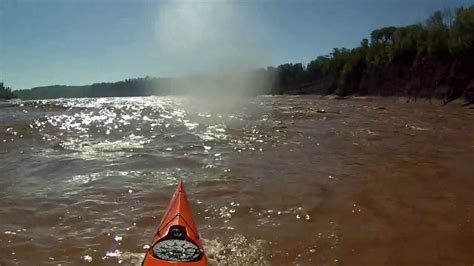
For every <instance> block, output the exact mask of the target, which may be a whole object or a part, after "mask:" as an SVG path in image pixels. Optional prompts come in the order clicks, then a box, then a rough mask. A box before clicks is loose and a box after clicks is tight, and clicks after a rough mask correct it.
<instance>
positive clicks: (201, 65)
mask: <svg viewBox="0 0 474 266" xmlns="http://www.w3.org/2000/svg"><path fill="white" fill-rule="evenodd" d="M471 4H472V1H467V0H314V1H310V0H301V1H296V0H295V1H290V0H288V1H283V0H281V1H269V0H255V1H251V0H240V1H217V0H206V1H195V2H191V1H185V0H182V1H151V0H146V1H145V0H143V1H131V0H129V1H123V0H118V1H113V0H98V1H91V0H82V1H80V0H44V1H43V0H37V1H34V0H28V1H15V0H1V1H0V79H2V80H3V81H4V83H5V84H6V85H7V86H10V87H12V88H13V89H27V88H31V87H34V86H43V85H52V84H68V85H83V84H90V83H93V82H101V81H117V80H122V79H126V78H131V77H143V76H146V75H149V76H178V75H186V74H193V73H201V72H213V71H215V70H219V69H223V68H225V67H227V68H229V69H232V68H233V67H235V66H242V64H245V62H246V63H247V64H248V65H252V66H253V65H255V66H269V65H274V66H275V65H278V64H282V63H287V62H303V63H307V62H309V61H310V60H312V59H314V58H316V57H317V56H318V55H323V54H327V53H329V52H330V51H331V50H332V48H333V47H348V48H351V47H355V46H357V45H358V44H359V42H360V40H361V39H362V38H367V37H368V36H369V34H370V32H371V31H372V30H373V29H376V28H379V27H383V26H392V25H393V26H402V25H407V24H413V23H417V22H422V21H424V20H425V19H426V18H427V17H428V16H429V15H430V14H431V13H432V12H433V11H435V10H438V9H443V8H447V7H458V6H461V5H464V6H468V5H471Z"/></svg>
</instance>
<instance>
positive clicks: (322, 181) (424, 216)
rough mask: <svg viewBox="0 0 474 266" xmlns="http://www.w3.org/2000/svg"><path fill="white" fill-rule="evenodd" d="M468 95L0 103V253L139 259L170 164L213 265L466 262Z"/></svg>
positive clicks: (472, 193)
mask: <svg viewBox="0 0 474 266" xmlns="http://www.w3.org/2000/svg"><path fill="white" fill-rule="evenodd" d="M473 121H474V110H472V109H468V108H462V107H460V106H455V105H448V106H444V107H440V106H436V105H431V104H428V103H426V104H425V103H415V104H413V103H410V104H406V103H402V102H397V101H395V100H394V99H352V100H330V99H320V98H318V97H257V98H254V99H250V100H241V101H234V102H232V103H230V102H229V103H228V104H227V102H224V104H222V105H221V106H217V105H211V104H209V103H205V102H202V101H201V100H198V99H187V98H173V97H169V98H168V97H143V98H140V97H138V98H97V99H59V100H42V101H28V102H17V103H13V104H2V105H1V106H0V265H58V264H61V265H81V264H85V265H86V264H87V265H116V264H118V263H121V264H125V265H137V264H138V265H139V264H140V262H141V259H142V257H143V254H144V252H145V248H146V247H147V244H149V243H150V241H151V240H152V237H153V234H154V232H155V230H156V227H157V225H158V223H159V221H160V219H161V216H162V215H163V213H164V211H165V209H166V207H167V205H168V203H169V200H170V198H171V195H172V193H173V192H174V190H175V187H176V184H177V182H178V180H183V181H184V182H185V187H186V190H187V194H188V198H189V201H190V203H191V205H192V208H193V211H194V217H195V220H196V223H197V224H198V227H199V231H200V233H201V235H202V238H203V242H204V247H205V251H206V253H207V254H208V257H209V259H210V261H211V263H212V264H213V265H469V266H471V265H473V264H474V123H473Z"/></svg>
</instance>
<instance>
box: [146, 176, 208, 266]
mask: <svg viewBox="0 0 474 266" xmlns="http://www.w3.org/2000/svg"><path fill="white" fill-rule="evenodd" d="M177 229H179V230H177ZM176 231H178V235H179V236H178V237H179V238H180V239H181V240H177V241H181V242H183V243H190V245H191V246H193V247H196V249H199V251H197V252H199V253H200V254H198V255H196V254H195V258H194V259H192V260H191V261H174V260H166V259H163V258H159V256H158V255H157V254H158V253H157V252H156V250H157V249H158V246H159V245H161V244H162V243H164V242H165V241H166V240H168V239H173V238H174V236H175V235H176ZM181 233H182V235H181ZM154 249H155V251H154ZM142 265H143V266H165V265H175V266H177V265H183V266H201V265H207V258H206V255H205V254H204V251H203V247H202V244H201V241H200V237H199V233H198V231H197V227H196V224H195V223H194V219H193V217H192V211H191V208H190V206H189V202H188V199H187V196H186V192H185V191H184V185H183V182H179V184H178V188H177V189H176V192H175V193H174V194H173V197H172V199H171V201H170V204H169V206H168V210H167V211H166V213H165V215H164V216H163V219H162V220H161V222H160V225H159V226H158V231H157V232H156V234H155V236H154V238H153V241H152V245H151V246H150V248H149V249H148V250H147V252H146V254H145V259H144V260H143V263H142Z"/></svg>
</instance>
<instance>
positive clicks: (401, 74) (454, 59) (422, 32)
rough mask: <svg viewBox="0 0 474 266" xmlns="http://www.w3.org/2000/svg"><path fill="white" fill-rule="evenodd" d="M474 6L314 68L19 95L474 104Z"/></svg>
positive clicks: (376, 35)
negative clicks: (303, 97) (306, 97)
mask: <svg viewBox="0 0 474 266" xmlns="http://www.w3.org/2000/svg"><path fill="white" fill-rule="evenodd" d="M472 25H474V7H470V8H458V9H456V10H454V11H453V10H444V11H437V12H435V13H433V15H432V16H430V17H429V18H428V19H427V20H426V21H425V22H424V23H419V24H413V25H408V26H405V27H393V26H390V27H384V28H380V29H376V30H374V31H372V32H371V34H370V40H369V39H363V40H362V41H361V43H360V46H359V47H356V48H353V49H346V48H334V49H333V52H332V53H330V54H329V55H325V56H319V57H318V58H316V59H315V60H313V61H311V62H310V63H309V64H307V65H303V64H302V63H297V64H293V63H290V64H283V65H279V66H278V67H267V68H260V69H254V70H249V71H246V72H242V71H237V70H236V71H235V72H232V73H220V74H214V75H208V76H193V77H178V78H152V77H146V78H136V79H128V80H124V81H119V82H104V83H95V84H92V85H84V86H66V85H54V86H44V87H35V88H32V89H29V90H18V91H15V93H16V94H17V95H18V97H20V98H21V99H45V98H82V97H120V96H149V95H181V94H195V95H216V94H220V95H225V96H228V95H236V96H242V95H261V94H271V95H283V94H289V95H294V94H298V95H299V94H316V95H337V96H349V95H357V96H365V95H375V96H398V97H408V98H409V99H410V100H416V99H419V98H426V99H439V100H441V101H442V102H443V103H448V102H450V101H453V100H455V99H462V100H463V101H464V103H465V104H472V103H474V72H473V69H474V35H473V34H472V32H473V31H474V28H473V26H472Z"/></svg>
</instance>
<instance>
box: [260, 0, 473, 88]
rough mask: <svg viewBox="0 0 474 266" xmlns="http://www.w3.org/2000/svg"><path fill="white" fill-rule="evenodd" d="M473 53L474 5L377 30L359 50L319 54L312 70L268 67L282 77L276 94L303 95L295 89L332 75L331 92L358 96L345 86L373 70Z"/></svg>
mask: <svg viewBox="0 0 474 266" xmlns="http://www.w3.org/2000/svg"><path fill="white" fill-rule="evenodd" d="M473 55H474V7H470V8H462V7H461V8H457V9H455V10H454V11H453V10H451V9H446V10H444V11H436V12H435V13H434V14H433V15H431V16H430V17H429V18H428V19H427V20H426V22H425V23H424V24H421V23H420V24H414V25H409V26H406V27H385V28H381V29H377V30H374V31H372V33H371V34H370V40H368V39H363V40H362V41H361V43H360V46H359V47H357V48H354V49H346V48H341V49H338V48H334V50H333V52H332V53H331V54H329V55H326V56H319V57H318V58H316V59H315V60H313V61H311V62H310V63H309V64H308V65H306V66H305V65H303V64H284V65H280V66H278V67H277V68H267V71H268V72H270V74H267V75H273V76H275V77H276V81H275V83H274V84H273V87H272V88H271V90H270V92H271V93H274V94H281V93H298V91H294V90H298V89H299V90H303V89H304V87H305V84H309V83H312V82H315V81H318V80H323V79H324V78H328V77H329V78H332V79H333V80H334V82H333V83H332V84H329V86H327V88H326V92H325V93H327V94H329V93H337V94H341V95H345V94H351V93H352V92H351V91H344V88H345V85H347V84H348V83H350V82H352V81H353V79H354V78H360V77H361V75H362V73H363V72H364V71H367V70H368V69H377V68H379V69H380V68H383V67H386V66H387V65H389V64H390V63H393V62H400V63H406V64H410V65H411V64H413V63H414V61H415V59H416V58H417V56H418V57H423V56H424V57H431V58H437V59H439V60H440V61H443V60H444V61H446V60H449V59H453V58H472V56H473ZM471 73H474V71H473V72H471ZM471 78H472V76H471ZM330 83H331V82H330Z"/></svg>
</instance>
